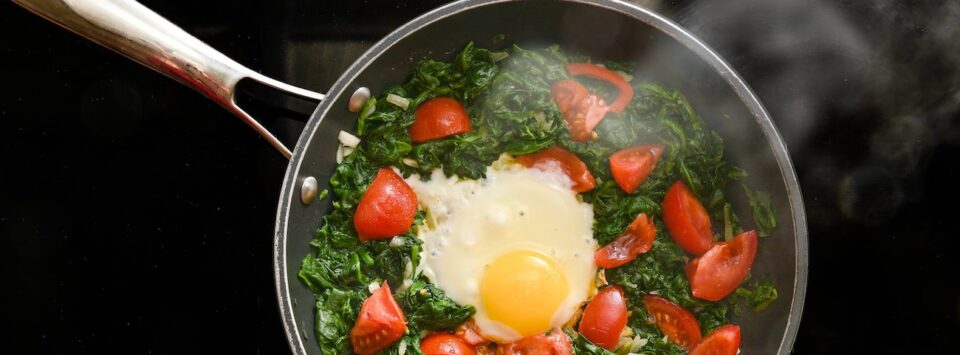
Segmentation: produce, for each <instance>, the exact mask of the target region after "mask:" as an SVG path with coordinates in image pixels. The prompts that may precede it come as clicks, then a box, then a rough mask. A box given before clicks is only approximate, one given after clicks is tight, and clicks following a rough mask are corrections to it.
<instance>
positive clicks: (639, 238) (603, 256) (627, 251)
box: [593, 213, 657, 269]
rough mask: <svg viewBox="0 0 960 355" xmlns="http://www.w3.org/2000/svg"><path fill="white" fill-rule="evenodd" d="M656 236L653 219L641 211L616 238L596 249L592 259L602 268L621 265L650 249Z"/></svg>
mask: <svg viewBox="0 0 960 355" xmlns="http://www.w3.org/2000/svg"><path fill="white" fill-rule="evenodd" d="M656 237H657V228H656V226H654V225H653V219H651V218H648V217H647V214H646V213H641V214H640V215H639V216H637V218H636V219H634V220H633V222H631V223H630V225H629V226H627V230H625V231H624V232H623V234H620V236H619V237H617V239H616V240H614V241H613V242H611V243H610V244H607V245H606V246H604V247H603V248H600V250H597V252H596V253H595V254H593V259H594V260H595V261H596V262H597V265H599V266H600V267H602V268H604V269H612V268H615V267H618V266H622V265H624V264H626V263H629V262H631V261H633V259H636V258H637V256H638V255H640V254H643V253H646V252H648V251H650V249H651V248H653V240H654V238H656Z"/></svg>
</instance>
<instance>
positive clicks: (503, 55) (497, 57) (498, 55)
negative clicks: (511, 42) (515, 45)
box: [490, 52, 510, 62]
mask: <svg viewBox="0 0 960 355" xmlns="http://www.w3.org/2000/svg"><path fill="white" fill-rule="evenodd" d="M509 56H510V53H507V52H492V53H490V59H493V61H494V62H499V61H501V60H504V59H507V57H509Z"/></svg>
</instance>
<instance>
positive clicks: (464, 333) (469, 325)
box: [455, 319, 490, 346]
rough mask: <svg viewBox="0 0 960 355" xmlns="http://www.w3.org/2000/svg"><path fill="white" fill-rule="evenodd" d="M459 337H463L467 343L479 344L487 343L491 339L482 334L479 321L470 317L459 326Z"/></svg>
mask: <svg viewBox="0 0 960 355" xmlns="http://www.w3.org/2000/svg"><path fill="white" fill-rule="evenodd" d="M455 334H457V336H458V337H460V338H462V339H463V340H464V341H466V342H467V344H470V345H473V346H477V345H480V344H486V343H489V342H490V341H489V340H487V339H486V338H484V337H483V336H482V335H480V330H479V329H477V323H475V322H474V321H473V319H470V320H468V321H466V323H463V324H461V325H459V326H458V327H457V331H456V333H455Z"/></svg>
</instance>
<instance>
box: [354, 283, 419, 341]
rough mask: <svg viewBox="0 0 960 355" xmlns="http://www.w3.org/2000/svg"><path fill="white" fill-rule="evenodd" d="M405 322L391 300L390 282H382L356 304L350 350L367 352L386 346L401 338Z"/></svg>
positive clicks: (398, 306) (405, 327)
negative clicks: (358, 312)
mask: <svg viewBox="0 0 960 355" xmlns="http://www.w3.org/2000/svg"><path fill="white" fill-rule="evenodd" d="M406 322H407V321H406V319H405V318H404V316H403V311H402V310H400V305H398V304H397V301H396V300H394V299H393V294H392V293H391V292H390V285H387V282H386V281H384V282H383V285H381V286H380V288H379V289H377V290H376V291H374V292H373V294H371V295H370V297H368V298H367V299H365V300H363V304H362V305H361V306H360V314H359V315H358V316H357V322H356V323H354V324H353V329H350V343H351V344H352V345H353V352H355V353H357V354H360V355H368V354H375V353H376V352H378V351H380V350H383V349H386V348H387V347H389V346H390V345H391V344H393V343H394V342H396V341H397V340H400V338H402V337H403V334H404V332H406V330H407V324H406Z"/></svg>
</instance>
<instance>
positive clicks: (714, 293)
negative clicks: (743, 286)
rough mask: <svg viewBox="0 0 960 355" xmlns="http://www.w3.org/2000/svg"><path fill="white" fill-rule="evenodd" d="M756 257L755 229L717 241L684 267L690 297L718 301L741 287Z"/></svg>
mask: <svg viewBox="0 0 960 355" xmlns="http://www.w3.org/2000/svg"><path fill="white" fill-rule="evenodd" d="M756 256H757V232H756V231H747V232H743V233H741V234H740V235H738V236H736V237H733V239H730V241H727V242H720V243H717V244H716V245H714V246H713V247H712V248H710V250H708V251H707V252H706V253H705V254H703V255H702V256H700V257H699V258H696V259H693V260H692V261H690V263H689V264H687V267H686V268H685V271H686V274H687V279H688V280H690V289H691V293H693V297H696V298H699V299H703V300H708V301H719V300H721V299H723V298H724V297H727V295H729V294H730V293H731V292H733V291H734V290H736V289H737V286H740V283H741V282H743V279H744V278H746V277H747V273H749V272H750V266H752V265H753V260H754V258H755V257H756Z"/></svg>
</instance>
